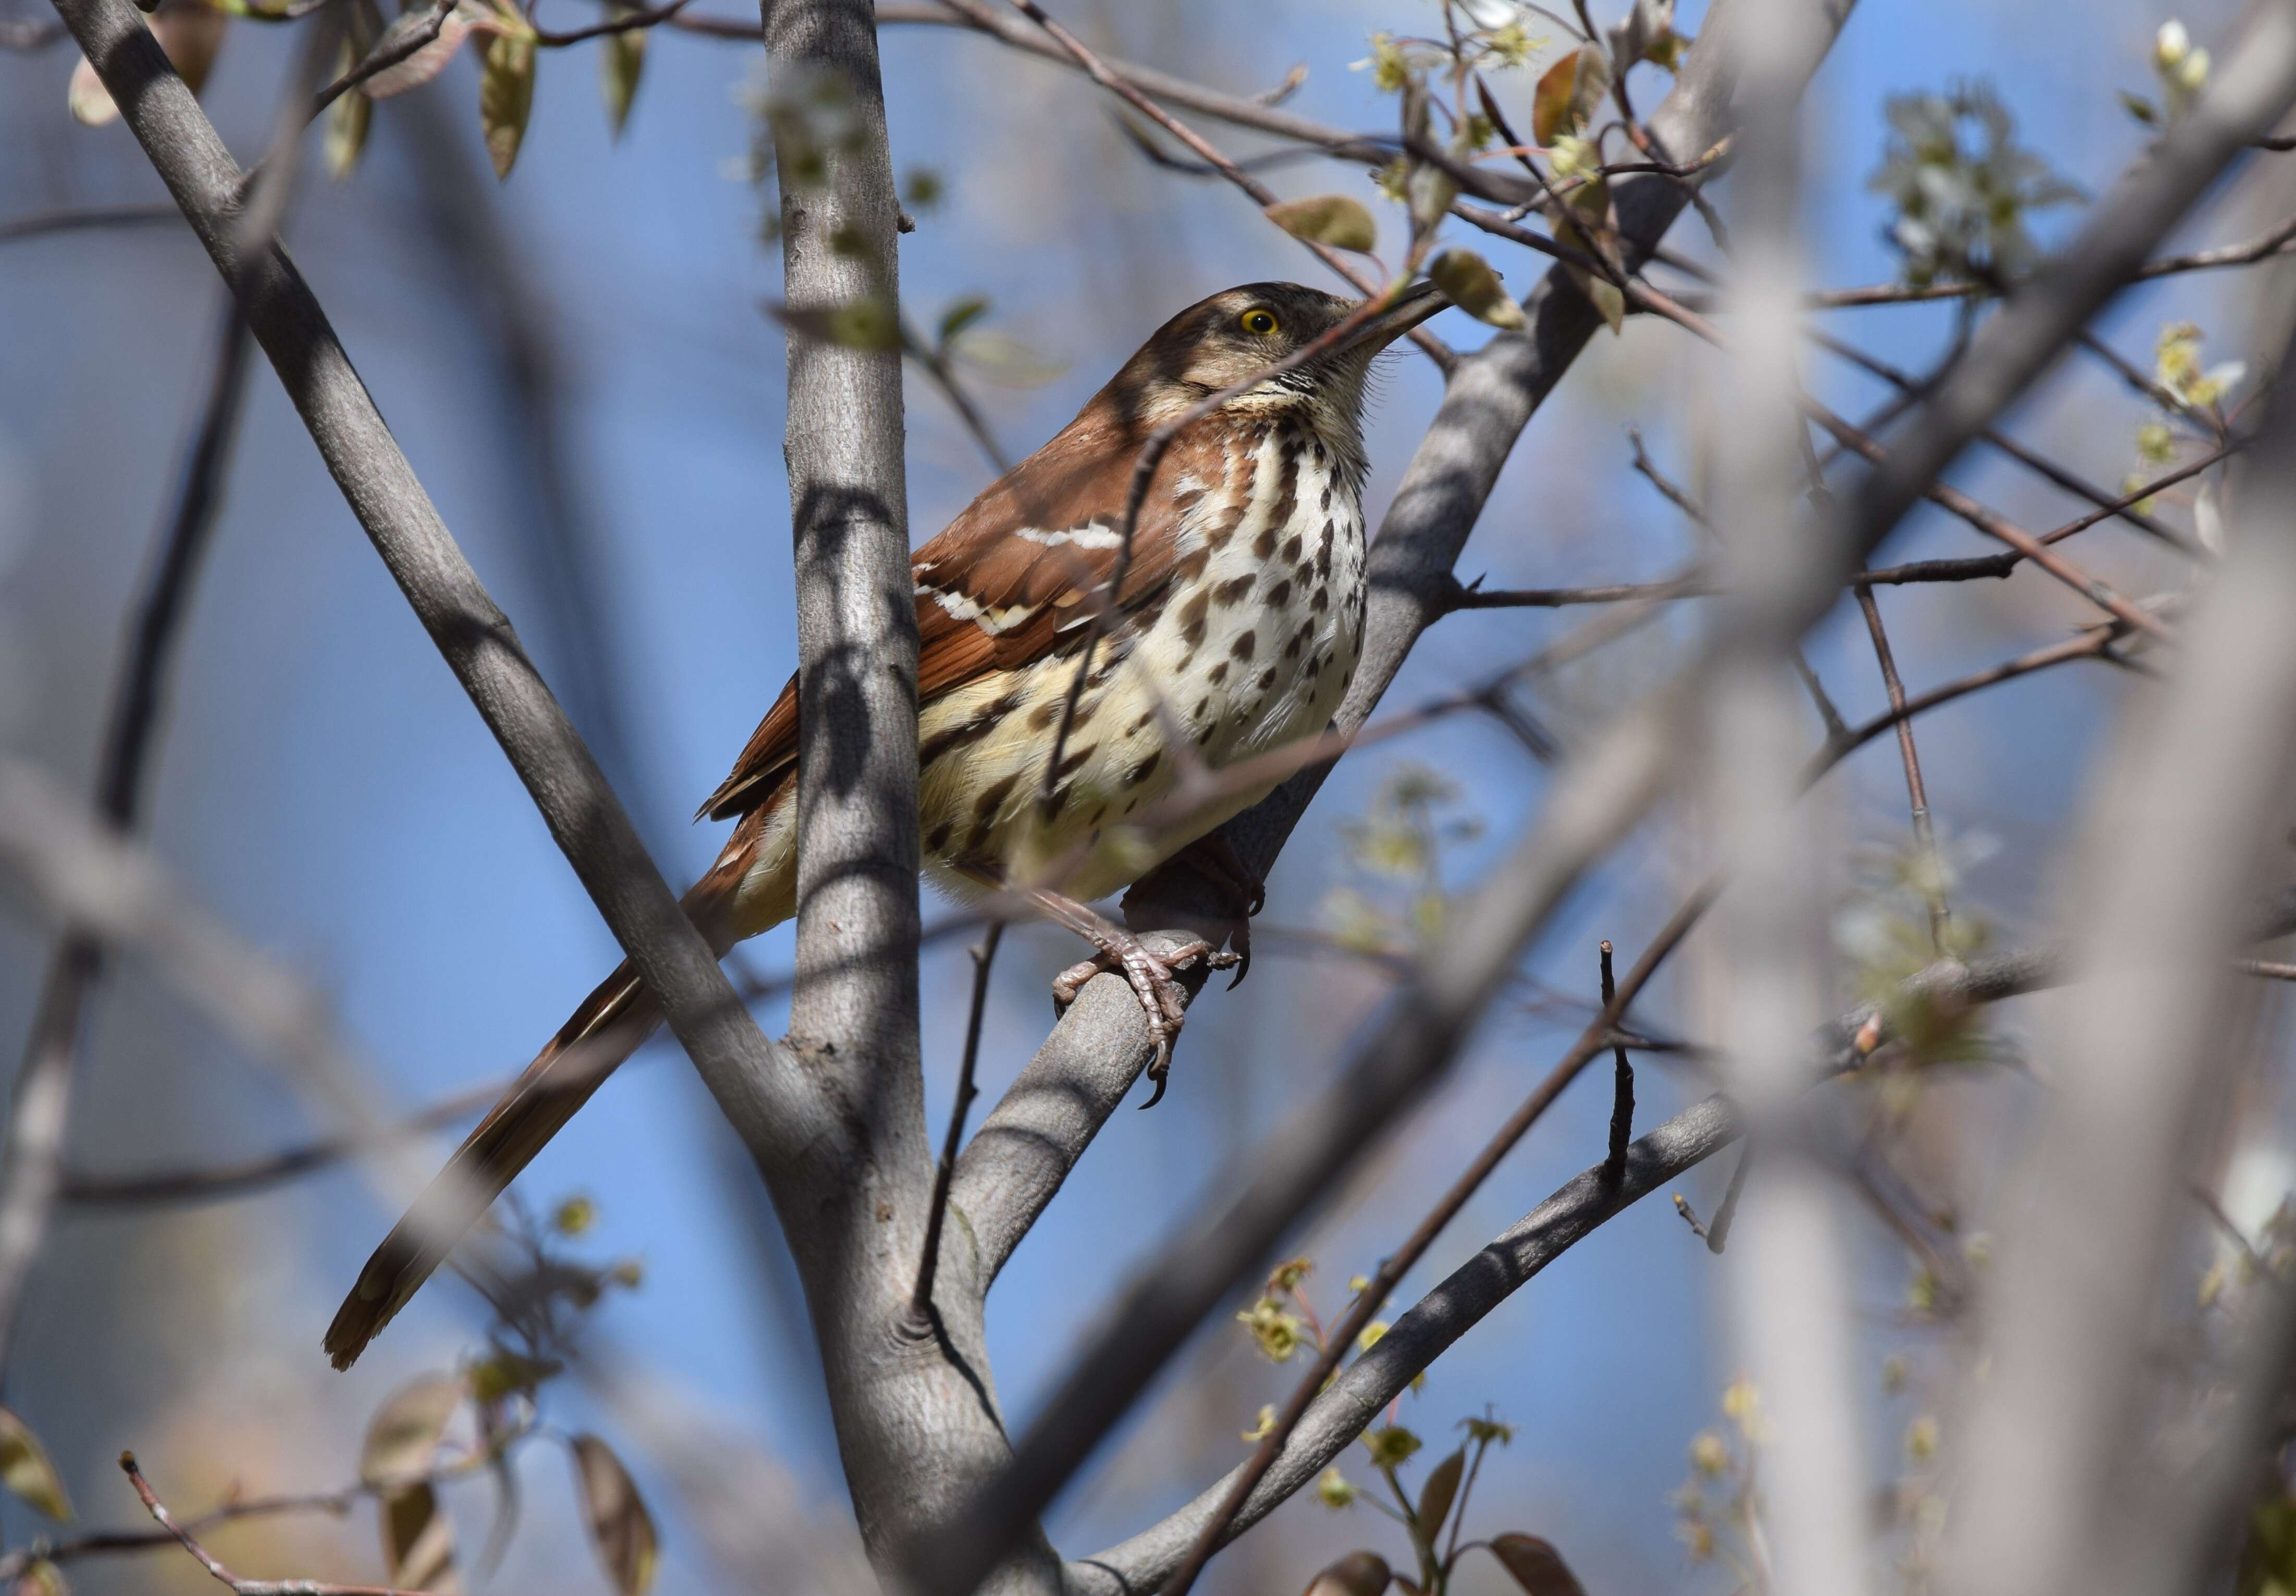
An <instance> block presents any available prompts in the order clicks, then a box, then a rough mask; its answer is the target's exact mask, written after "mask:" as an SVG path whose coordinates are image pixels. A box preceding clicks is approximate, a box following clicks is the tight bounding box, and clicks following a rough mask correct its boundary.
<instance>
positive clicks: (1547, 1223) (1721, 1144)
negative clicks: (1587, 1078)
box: [1068, 915, 2296, 1596]
mask: <svg viewBox="0 0 2296 1596" xmlns="http://www.w3.org/2000/svg"><path fill="white" fill-rule="evenodd" d="M2273 924H2274V925H2275V926H2286V925H2290V924H2296V917H2292V916H2289V915H2282V916H2281V917H2280V918H2278V919H2277V920H2276V921H2274V922H2273ZM2059 969H2060V965H2059V963H2058V962H2057V961H2056V960H2055V958H2054V955H2053V954H2049V953H2046V952H2037V953H2020V954H2004V955H1999V956H1996V957H1992V958H1988V959H1983V960H1980V961H1978V962H1975V963H1973V964H1970V965H1939V966H1936V967H1934V968H1932V969H1931V970H1927V971H1925V972H1923V974H1922V975H1920V976H1918V977H1916V978H1915V979H1914V980H1913V981H1912V982H1910V983H1908V987H1909V990H1916V991H1918V992H1919V993H1920V994H1922V995H1923V997H1925V998H1927V999H1928V1000H1929V1001H1930V1002H1931V1003H1938V1004H1941V1005H1953V1004H1970V1005H1974V1004H1979V1003H1995V1002H1998V1001H2000V1000H2002V999H2004V998H2009V997H2014V996H2017V995H2019V994H2022V993H2026V992H2030V991H2034V990H2037V989H2038V988H2039V987H2042V986H2048V985H2050V984H2052V983H2053V982H2054V981H2055V980H2057V979H2059V978H2060V976H2059V974H2058V971H2059ZM1869 1027H1873V1029H1872V1030H1871V1031H1870V1032H1869ZM1875 1036H1878V1037H1879V1038H1880V1040H1881V1042H1886V1041H1887V1040H1888V1039H1889V1036H1888V1032H1887V1030H1886V1028H1885V1027H1883V1024H1882V1011H1881V1010H1880V1009H1877V1008H1874V1007H1860V1008H1857V1009H1854V1010H1852V1011H1850V1012H1849V1013H1847V1014H1845V1015H1843V1016H1841V1018H1840V1019H1837V1020H1835V1021H1834V1022H1833V1024H1831V1025H1830V1026H1828V1027H1825V1028H1824V1029H1823V1030H1821V1031H1820V1032H1819V1033H1818V1034H1817V1035H1816V1037H1815V1038H1814V1039H1813V1040H1812V1041H1811V1043H1810V1044H1809V1046H1808V1049H1807V1050H1806V1051H1803V1052H1800V1053H1798V1054H1797V1055H1795V1056H1793V1057H1792V1058H1790V1059H1788V1060H1785V1061H1784V1068H1790V1069H1798V1070H1800V1071H1801V1072H1803V1078H1804V1079H1805V1080H1806V1081H1816V1080H1822V1079H1825V1078H1826V1077H1830V1076H1835V1075H1839V1074H1841V1073H1842V1072H1844V1071H1846V1070H1851V1069H1855V1068H1858V1067H1859V1066H1860V1065H1862V1064H1864V1063H1865V1062H1866V1060H1868V1059H1870V1058H1871V1057H1872V1056H1873V1053H1874V1049H1875V1047H1876V1046H1877V1045H1878V1044H1877V1043H1876V1042H1875V1041H1874V1040H1873V1038H1874V1037H1875ZM1740 1134H1742V1126H1741V1124H1740V1121H1739V1119H1738V1117H1737V1116H1736V1115H1735V1114H1734V1112H1733V1111H1732V1109H1731V1108H1730V1106H1729V1104H1728V1103H1727V1102H1726V1101H1725V1100H1724V1099H1722V1098H1720V1097H1710V1098H1708V1099H1706V1100H1705V1101H1702V1102H1699V1103H1696V1104H1693V1106H1691V1107H1690V1108H1688V1109H1685V1110H1683V1111H1682V1112H1681V1113H1679V1114H1677V1115H1676V1116H1675V1117H1673V1118H1671V1119H1669V1120H1668V1121H1666V1122H1665V1123H1664V1124H1663V1125H1659V1126H1658V1127H1657V1128H1656V1129H1654V1130H1652V1132H1651V1133H1650V1134H1647V1135H1645V1136H1644V1137H1643V1138H1642V1139H1641V1140H1640V1141H1638V1142H1634V1143H1633V1144H1632V1145H1631V1146H1629V1147H1628V1150H1627V1158H1626V1162H1625V1175H1624V1178H1623V1180H1613V1179H1612V1178H1611V1177H1610V1176H1608V1175H1607V1174H1605V1172H1604V1166H1603V1165H1601V1164H1596V1165H1595V1166H1591V1167H1590V1168H1588V1169H1587V1170H1586V1171H1585V1172H1584V1173H1582V1174H1579V1175H1577V1176H1576V1177H1574V1178H1573V1179H1571V1180H1570V1182H1568V1183H1565V1184H1564V1185H1563V1186H1562V1187H1561V1188H1560V1189H1559V1190H1557V1191H1555V1192H1554V1195H1553V1196H1551V1197H1549V1198H1548V1199H1546V1201H1545V1202H1543V1203H1541V1204H1539V1205H1538V1207H1535V1208H1533V1209H1532V1210H1531V1211H1530V1212H1529V1214H1527V1215H1524V1216H1523V1217H1522V1218H1521V1219H1520V1220H1518V1221H1516V1222H1515V1224H1513V1225H1511V1226H1509V1227H1508V1228H1507V1229H1506V1230H1505V1231H1504V1232H1501V1233H1500V1234H1499V1235H1498V1236H1497V1238H1495V1239H1494V1240H1492V1241H1491V1242H1490V1244H1489V1245H1488V1246H1487V1247H1485V1248H1483V1249H1482V1251H1480V1253H1478V1254H1476V1256H1474V1257H1472V1258H1471V1259H1469V1260H1468V1261H1467V1262H1466V1263H1465V1264H1464V1265H1461V1266H1460V1267H1459V1268H1457V1269H1456V1270H1455V1271H1453V1272H1452V1273H1451V1274H1450V1275H1448V1276H1447V1278H1446V1279H1445V1280H1444V1281H1442V1283H1441V1284H1439V1285H1438V1286H1437V1287H1436V1288H1435V1289H1433V1290H1431V1291H1430V1292H1428V1293H1427V1295H1426V1296H1425V1297H1422V1298H1421V1299H1420V1300H1419V1302H1418V1303H1417V1304H1416V1305H1414V1306H1413V1307H1412V1308H1411V1310H1410V1311H1409V1312H1408V1313H1406V1314H1403V1315H1402V1316H1401V1317H1400V1318H1398V1319H1397V1320H1396V1322H1395V1323H1394V1325H1393V1326H1392V1328H1390V1330H1388V1332H1387V1333H1386V1334H1385V1335H1383V1336H1382V1337H1381V1338H1379V1340H1378V1342H1377V1343H1376V1344H1374V1346H1372V1348H1371V1350H1370V1351H1368V1352H1366V1353H1365V1354H1364V1355H1362V1356H1360V1357H1358V1358H1357V1359H1356V1361H1355V1362H1354V1363H1351V1364H1349V1366H1348V1368H1347V1369H1346V1370H1345V1371H1342V1372H1341V1374H1340V1376H1339V1378H1338V1379H1335V1380H1333V1382H1332V1384H1331V1385H1330V1386H1329V1387H1326V1388H1325V1389H1324V1392H1323V1394H1322V1395H1320V1396H1318V1397H1317V1398H1316V1401H1315V1402H1314V1404H1311V1405H1310V1406H1309V1407H1308V1412H1307V1413H1306V1414H1305V1416H1304V1417H1303V1418H1302V1419H1301V1420H1300V1426H1299V1428H1297V1429H1295V1430H1294V1431H1293V1432H1292V1439H1291V1441H1290V1442H1289V1443H1288V1444H1287V1445H1285V1446H1284V1448H1283V1452H1282V1453H1279V1454H1278V1456H1277V1457H1276V1460H1275V1464H1274V1466H1273V1467H1272V1468H1271V1469H1269V1470H1268V1472H1267V1477H1265V1478H1264V1479H1263V1480H1262V1481H1261V1482H1260V1484H1259V1486H1257V1487H1256V1488H1255V1489H1254V1490H1253V1491H1252V1493H1251V1495H1250V1496H1249V1497H1247V1498H1246V1499H1245V1502H1244V1505H1243V1508H1242V1511H1241V1512H1240V1513H1238V1515H1237V1517H1236V1518H1235V1521H1234V1524H1233V1525H1231V1526H1230V1527H1229V1530H1228V1533H1227V1535H1226V1537H1225V1538H1226V1539H1227V1540H1231V1541H1232V1540H1234V1538H1235V1537H1236V1536H1237V1535H1242V1533H1243V1532H1244V1531H1245V1530H1246V1529H1249V1528H1250V1527H1251V1526H1252V1525H1254V1524H1256V1523H1258V1522H1259V1520H1260V1519H1261V1518H1266V1517H1267V1515H1268V1514H1269V1513H1270V1512H1273V1511H1274V1510H1275V1509H1276V1508H1277V1507H1278V1506H1280V1505H1281V1504H1282V1503H1283V1502H1284V1501H1285V1500H1286V1499H1287V1498H1289V1497H1290V1496H1291V1495H1292V1494H1293V1493H1294V1492H1296V1491H1298V1490H1299V1489H1300V1487H1301V1486H1305V1485H1307V1484H1308V1482H1309V1481H1311V1480H1313V1479H1314V1478H1315V1477H1316V1474H1317V1472H1318V1471H1320V1470H1321V1469H1323V1467H1324V1465H1325V1464H1326V1463H1329V1462H1330V1461H1332V1460H1333V1458H1335V1457H1337V1456H1338V1455H1339V1454H1340V1453H1341V1450H1342V1449H1344V1448H1345V1447H1346V1446H1347V1445H1349V1443H1350V1442H1352V1441H1353V1440H1354V1439H1355V1438H1356V1437H1357V1436H1359V1435H1361V1434H1362V1433H1363V1432H1364V1430H1365V1428H1368V1427H1369V1426H1371V1425H1372V1424H1374V1423H1375V1422H1377V1420H1378V1419H1379V1416H1380V1413H1381V1411H1382V1409H1384V1408H1385V1407H1386V1406H1387V1404H1389V1403H1390V1402H1392V1401H1394V1400H1395V1398H1396V1397H1398V1395H1401V1394H1402V1393H1403V1392H1404V1391H1405V1389H1406V1388H1407V1387H1409V1386H1410V1384H1411V1382H1412V1380H1413V1379H1415V1378H1416V1377H1417V1376H1418V1375H1419V1374H1420V1373H1422V1372H1423V1371H1425V1370H1426V1368H1427V1367H1428V1366H1429V1365H1430V1364H1431V1363H1433V1362H1434V1361H1435V1360H1436V1358H1437V1357H1439V1356H1440V1355H1442V1354H1443V1353H1444V1352H1446V1351H1447V1350H1448V1349H1449V1348H1450V1346H1452V1344H1453V1343H1454V1342H1456V1341H1457V1340H1458V1338H1460V1337H1461V1336H1463V1335H1464V1334H1466V1332H1467V1331H1468V1330H1472V1328H1473V1327H1474V1326H1475V1324H1476V1323H1478V1322H1480V1320H1482V1319H1483V1317H1484V1316H1485V1315H1487V1314H1489V1313H1490V1312H1491V1311H1492V1310H1493V1309H1495V1308H1497V1306H1498V1305H1499V1304H1501V1303H1502V1302H1505V1300H1506V1299H1507V1298H1508V1297H1511V1296H1513V1294H1514V1293H1515V1292H1516V1291H1518V1290H1520V1289H1521V1288H1522V1287H1524V1286H1525V1285H1527V1284H1529V1281H1530V1280H1531V1279H1532V1277H1533V1276H1535V1275H1537V1274H1538V1273H1539V1272H1540V1271H1541V1270H1543V1269H1545V1268H1546V1266H1547V1265H1549V1264H1551V1263H1553V1262H1554V1260H1555V1259H1556V1258H1558V1257H1560V1256H1562V1254H1563V1253H1564V1252H1566V1251H1568V1250H1569V1249H1570V1248H1571V1247H1572V1246H1574V1245H1576V1244H1577V1243H1578V1242H1579V1241H1581V1240H1585V1239H1586V1238H1587V1236H1588V1235H1590V1234H1592V1233H1593V1232H1595V1230H1596V1229H1598V1228H1599V1227H1601V1226H1602V1225H1603V1224H1607V1223H1608V1222H1609V1221H1611V1219H1613V1218H1615V1217H1617V1216H1618V1215H1620V1213H1622V1212H1624V1211H1625V1210H1626V1209H1627V1208H1628V1207H1632V1206H1633V1205H1634V1204H1635V1203H1636V1201H1638V1200H1639V1199H1642V1198H1643V1197H1644V1196H1646V1195H1648V1194H1649V1193H1650V1192H1652V1191H1658V1190H1660V1189H1661V1188H1663V1187H1664V1186H1665V1185H1666V1184H1667V1183H1669V1182H1671V1181H1673V1180H1675V1179H1677V1177H1679V1176H1680V1175H1681V1174H1683V1173H1684V1172H1685V1171H1686V1170H1689V1169H1691V1168H1693V1167H1694V1166H1696V1165H1697V1164H1699V1163H1700V1162H1702V1160H1704V1159H1706V1158H1710V1157H1711V1156H1712V1155H1713V1154H1715V1153H1716V1152H1718V1151H1720V1150H1722V1149H1723V1148H1725V1147H1727V1146H1728V1145H1729V1144H1730V1143H1731V1142H1734V1141H1735V1140H1737V1138H1738V1137H1739V1135H1740ZM1240 1472H1241V1466H1239V1468H1238V1469H1232V1470H1230V1471H1229V1473H1228V1474H1227V1475H1226V1477H1224V1478H1222V1479H1220V1480H1219V1481H1218V1482H1216V1483H1215V1484H1214V1485H1212V1486H1210V1488H1209V1489H1208V1490H1206V1491H1204V1492H1203V1493H1201V1494H1200V1495H1198V1496H1197V1497H1196V1498H1195V1500H1194V1501H1193V1502H1189V1503H1188V1504H1187V1506H1185V1507H1184V1508H1182V1509H1181V1510H1179V1511H1177V1512H1176V1513H1174V1514H1172V1515H1171V1516H1170V1517H1169V1518H1165V1519H1163V1520H1161V1521H1160V1522H1159V1523H1157V1524H1155V1525H1153V1526H1150V1527H1149V1528H1147V1529H1145V1530H1143V1531H1142V1532H1141V1533H1140V1534H1138V1535H1134V1536H1133V1537H1132V1538H1131V1539H1129V1540H1128V1541H1125V1542H1123V1543H1121V1544H1119V1545H1116V1546H1111V1547H1110V1548H1108V1549H1107V1550H1106V1551H1100V1552H1095V1554H1094V1555H1092V1556H1091V1557H1087V1558H1081V1559H1077V1560H1075V1561H1072V1562H1070V1564H1069V1566H1068V1590H1069V1592H1070V1596H1136V1593H1137V1592H1142V1591H1148V1590H1154V1589H1157V1588H1159V1587H1160V1586H1161V1585H1162V1584H1163V1583H1164V1581H1165V1580H1166V1579H1167V1578H1168V1577H1169V1576H1170V1575H1171V1573H1172V1571H1173V1570H1174V1569H1175V1568H1176V1567H1178V1565H1179V1562H1180V1559H1181V1558H1182V1557H1183V1556H1184V1555H1185V1552H1186V1551H1187V1549H1188V1548H1189V1546H1190V1545H1191V1544H1193V1542H1194V1540H1195V1538H1196V1536H1197V1535H1200V1534H1201V1533H1202V1530H1203V1526H1204V1525H1205V1524H1206V1523H1207V1522H1208V1521H1209V1520H1210V1518H1211V1517H1212V1515H1213V1514H1214V1513H1215V1512H1217V1511H1218V1510H1219V1508H1220V1506H1221V1504H1222V1502H1223V1501H1224V1499H1225V1498H1226V1494H1227V1491H1228V1489H1229V1487H1230V1486H1231V1485H1232V1484H1233V1483H1234V1480H1235V1478H1236V1477H1237V1475H1238V1474H1239V1473H1240Z"/></svg>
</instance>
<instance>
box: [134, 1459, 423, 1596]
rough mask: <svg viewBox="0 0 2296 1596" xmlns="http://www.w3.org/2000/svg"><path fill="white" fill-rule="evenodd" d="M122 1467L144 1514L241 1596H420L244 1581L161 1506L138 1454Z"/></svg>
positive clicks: (382, 1589)
mask: <svg viewBox="0 0 2296 1596" xmlns="http://www.w3.org/2000/svg"><path fill="white" fill-rule="evenodd" d="M119 1467H120V1469H122V1470H123V1471H125V1472H126V1474H127V1483H128V1484H130V1485H132V1486H135V1495H136V1499H137V1500H138V1501H140V1502H143V1508H144V1510H145V1511H146V1512H148V1513H150V1514H151V1515H152V1519H153V1521H154V1522H156V1523H157V1524H158V1525H159V1526H160V1528H162V1529H164V1530H166V1531H167V1532H168V1534H169V1535H173V1536H174V1537H175V1538H176V1543H177V1544H179V1545H181V1546H182V1547H183V1549H184V1551H188V1552H190V1553H191V1554H192V1556H193V1558H194V1559H197V1560H198V1562H199V1565H200V1567H202V1568H205V1569H206V1570H207V1571H208V1572H209V1574H211V1575H213V1576H215V1577H216V1578H217V1580H220V1581H221V1582H222V1583H223V1584H226V1585H229V1586H230V1587H231V1588H232V1589H233V1590H234V1591H235V1592H238V1593H239V1596H418V1593H417V1592H407V1591H398V1590H394V1589H392V1588H391V1587H390V1586H389V1585H339V1584H327V1583H325V1582H324V1581H321V1580H312V1579H243V1578H242V1577H241V1576H238V1575H236V1574H234V1573H233V1572H232V1571H231V1570H230V1569H228V1568H226V1567H224V1566H223V1564H222V1563H220V1562H218V1561H217V1559H216V1555H215V1553H213V1552H211V1551H209V1550H208V1549H207V1548H206V1547H204V1546H202V1545H201V1544H200V1543H199V1538H198V1537H197V1536H195V1535H193V1534H192V1532H191V1531H190V1530H189V1529H188V1528H186V1527H184V1526H183V1525H181V1524H178V1523H177V1522H176V1519H175V1517H174V1516H173V1515H172V1514H170V1513H169V1512H168V1510H167V1508H166V1507H165V1506H163V1505H161V1503H160V1498H159V1497H158V1496H157V1495H155V1494H153V1492H152V1487H151V1486H150V1485H149V1484H148V1483H146V1481H145V1480H144V1478H143V1470H142V1469H138V1468H137V1467H136V1466H135V1453H132V1452H123V1453H120V1454H119Z"/></svg>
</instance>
